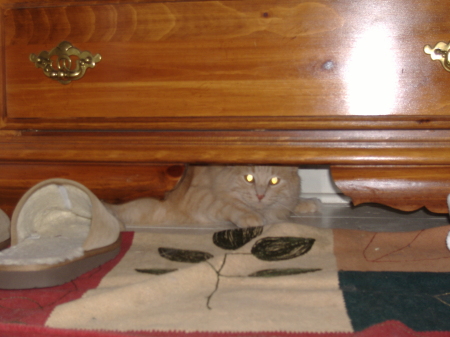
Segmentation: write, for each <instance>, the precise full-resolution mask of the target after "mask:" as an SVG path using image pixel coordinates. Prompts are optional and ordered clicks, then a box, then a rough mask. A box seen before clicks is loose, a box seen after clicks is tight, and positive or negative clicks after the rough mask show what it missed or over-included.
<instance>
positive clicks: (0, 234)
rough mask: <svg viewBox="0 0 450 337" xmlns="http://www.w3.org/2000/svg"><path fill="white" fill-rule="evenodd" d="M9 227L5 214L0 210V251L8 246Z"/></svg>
mask: <svg viewBox="0 0 450 337" xmlns="http://www.w3.org/2000/svg"><path fill="white" fill-rule="evenodd" d="M9 226H10V221H9V218H8V216H7V215H6V213H5V212H3V211H2V210H1V209H0V250H2V249H5V248H7V247H8V246H9V243H10V241H11V240H10V238H9Z"/></svg>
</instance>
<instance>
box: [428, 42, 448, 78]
mask: <svg viewBox="0 0 450 337" xmlns="http://www.w3.org/2000/svg"><path fill="white" fill-rule="evenodd" d="M449 49H450V42H449V43H445V42H439V43H437V44H436V45H435V46H434V48H431V47H430V45H426V46H425V47H424V48H423V50H424V52H425V53H426V54H428V55H430V57H431V59H432V60H438V61H439V62H441V64H442V66H443V67H444V69H445V70H447V71H450V55H449V52H448V51H449Z"/></svg>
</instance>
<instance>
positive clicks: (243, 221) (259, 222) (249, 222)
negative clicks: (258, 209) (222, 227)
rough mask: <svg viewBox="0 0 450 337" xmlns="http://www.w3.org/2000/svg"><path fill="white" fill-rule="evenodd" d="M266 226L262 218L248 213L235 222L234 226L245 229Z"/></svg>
mask: <svg viewBox="0 0 450 337" xmlns="http://www.w3.org/2000/svg"><path fill="white" fill-rule="evenodd" d="M265 224H266V222H265V220H264V218H263V217H262V216H261V215H259V214H255V213H248V214H244V215H242V216H241V217H240V218H239V219H238V220H237V221H236V226H238V227H241V228H247V227H260V226H264V225H265Z"/></svg>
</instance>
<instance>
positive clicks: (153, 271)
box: [135, 268, 178, 275]
mask: <svg viewBox="0 0 450 337" xmlns="http://www.w3.org/2000/svg"><path fill="white" fill-rule="evenodd" d="M135 270H136V271H137V272H139V273H144V274H152V275H163V274H168V273H171V272H173V271H177V270H178V269H161V268H160V269H158V268H153V269H135Z"/></svg>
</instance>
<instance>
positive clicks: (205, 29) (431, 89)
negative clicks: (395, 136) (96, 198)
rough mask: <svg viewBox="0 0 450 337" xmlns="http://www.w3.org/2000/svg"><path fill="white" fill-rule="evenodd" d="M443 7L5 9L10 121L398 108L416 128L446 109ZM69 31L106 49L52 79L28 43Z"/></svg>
mask: <svg viewBox="0 0 450 337" xmlns="http://www.w3.org/2000/svg"><path fill="white" fill-rule="evenodd" d="M445 7H446V4H445V1H440V2H439V3H438V2H434V1H433V2H432V1H421V0H409V1H406V0H405V1H383V2H381V3H377V4H376V5H374V3H373V1H369V0H364V1H326V0H321V1H314V2H311V1H301V0H288V1H285V0H277V1H274V0H273V1H269V0H259V1H222V2H219V1H202V2H171V3H139V4H110V5H107V4H104V5H97V6H73V7H71V6H68V7H51V8H15V9H7V10H5V11H4V27H5V28H4V29H5V77H6V81H5V83H6V119H5V120H6V123H5V127H6V128H12V129H14V128H24V127H33V126H35V128H70V129H77V128H82V129H85V128H91V129H92V128H94V129H107V128H108V129H111V128H116V129H136V128H142V129H154V128H170V129H180V128H183V129H200V128H208V129H255V128H258V129H260V128H265V129H267V128H269V129H270V128H280V129H286V128H295V127H297V126H298V125H303V127H306V128H308V127H309V128H312V125H313V122H314V121H315V123H316V124H317V120H319V121H320V123H321V126H322V127H324V128H325V127H326V128H337V127H339V126H342V122H347V123H352V122H354V124H353V127H358V125H360V126H361V125H363V123H366V122H367V121H370V122H371V123H372V124H371V127H374V126H376V123H377V122H380V123H381V122H386V121H389V119H390V118H391V119H392V118H394V119H393V120H394V122H395V120H396V119H395V118H397V121H399V122H398V123H399V124H398V125H399V126H400V127H401V126H402V125H406V124H405V121H413V122H414V123H416V122H419V123H416V124H417V125H418V126H417V127H420V123H421V122H423V121H430V120H432V118H435V117H439V118H441V119H442V120H446V117H448V116H450V95H449V94H448V92H449V91H450V73H449V72H447V71H445V70H444V69H443V67H442V66H441V64H440V63H439V62H437V61H432V60H431V58H430V56H429V55H426V54H425V53H424V46H425V45H426V44H430V45H431V46H434V45H435V44H436V43H437V42H440V41H445V42H448V40H450V22H449V21H448V15H447V14H446V12H447V11H446V10H445ZM62 41H69V42H70V43H71V44H72V45H73V46H75V47H76V48H78V49H79V50H80V51H85V50H87V51H90V52H91V53H92V54H97V53H98V54H100V55H101V61H100V62H98V63H97V64H96V66H95V68H92V69H87V71H86V74H85V75H84V77H83V78H81V79H79V80H75V81H72V82H70V83H69V84H61V83H59V82H57V81H54V80H52V79H49V78H48V77H46V76H45V75H44V73H43V71H42V69H38V68H36V67H35V65H34V64H33V63H32V62H31V61H30V60H29V55H30V54H32V53H34V54H39V53H40V52H41V51H50V50H52V49H53V48H55V47H56V46H57V45H58V44H59V43H60V42H62ZM427 118H431V119H427ZM400 122H401V123H403V124H401V123H400ZM295 123H297V124H295ZM298 123H300V124H298ZM301 123H303V124H301ZM308 123H309V124H308ZM358 123H359V124H358ZM374 123H375V124H374ZM316 124H314V125H316ZM394 124H395V123H394ZM416 124H414V125H416ZM296 125H297V126H296ZM441 125H442V124H441ZM394 126H395V125H394ZM408 128H411V124H408Z"/></svg>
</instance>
